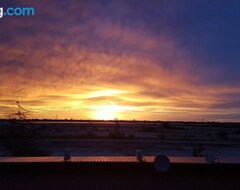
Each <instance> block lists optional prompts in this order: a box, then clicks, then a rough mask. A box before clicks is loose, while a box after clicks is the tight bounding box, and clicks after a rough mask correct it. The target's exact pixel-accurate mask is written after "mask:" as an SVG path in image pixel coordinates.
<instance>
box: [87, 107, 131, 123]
mask: <svg viewBox="0 0 240 190" xmlns="http://www.w3.org/2000/svg"><path fill="white" fill-rule="evenodd" d="M92 110H93V111H92V114H91V116H92V118H93V119H101V120H114V119H116V118H118V119H119V118H120V117H121V115H122V114H124V113H126V112H127V111H131V110H135V108H133V107H130V106H121V105H115V104H110V105H96V106H93V107H92ZM121 119H122V118H121Z"/></svg>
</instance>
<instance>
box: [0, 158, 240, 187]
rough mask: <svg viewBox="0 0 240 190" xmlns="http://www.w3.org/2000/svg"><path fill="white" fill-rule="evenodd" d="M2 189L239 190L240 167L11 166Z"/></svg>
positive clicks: (2, 174)
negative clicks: (163, 168) (168, 168)
mask: <svg viewBox="0 0 240 190" xmlns="http://www.w3.org/2000/svg"><path fill="white" fill-rule="evenodd" d="M0 169H1V170H0V187H1V188H0V189H4V190H5V189H6V190H7V189H24V190H27V189H31V190H38V189H39V190H40V189H51V190H52V189H64V190H68V189H69V190H70V189H71V190H72V189H88V190H89V189H96V190H97V189H104V190H105V189H111V190H118V189H124V190H125V189H140V190H141V189H184V190H188V189H191V190H192V189H199V190H200V189H201V190H202V189H204V190H207V189H217V190H221V189H228V190H231V189H236V190H239V189H240V181H239V179H240V173H239V171H240V165H239V164H172V165H171V168H170V170H169V171H168V172H167V173H164V174H160V173H157V172H156V171H155V169H154V167H153V164H152V163H120V162H119V163H110V162H102V163H98V162H88V163H74V162H66V163H64V162H61V163H24V164H23V163H8V164H6V163H5V164H1V165H0Z"/></svg>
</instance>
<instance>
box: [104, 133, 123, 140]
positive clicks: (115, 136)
mask: <svg viewBox="0 0 240 190" xmlns="http://www.w3.org/2000/svg"><path fill="white" fill-rule="evenodd" d="M108 138H109V139H125V138H126V136H125V134H124V133H121V132H113V133H109V134H108Z"/></svg>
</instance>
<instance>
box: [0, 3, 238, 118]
mask: <svg viewBox="0 0 240 190" xmlns="http://www.w3.org/2000/svg"><path fill="white" fill-rule="evenodd" d="M203 2H204V1H201V2H197V1H196V2H194V3H193V2H192V3H187V2H186V1H155V0H152V1H134V0H133V1H103V0H102V1H100V0H99V1H80V2H79V1H74V0H70V1H51V2H47V3H46V2H45V1H37V2H35V1H27V2H24V1H21V2H18V3H19V4H18V6H33V7H35V9H36V16H34V17H4V18H2V19H1V20H0V55H1V58H0V80H1V86H0V117H5V114H6V113H7V112H10V110H14V109H16V108H15V107H16V106H15V105H14V104H15V102H16V101H17V100H18V101H20V103H21V104H22V105H23V106H24V107H25V108H26V109H28V110H30V111H31V115H32V117H33V118H35V117H37V118H56V117H58V118H75V119H80V118H83V119H85V118H86V119H87V118H95V119H101V118H103V119H105V118H111V119H114V118H113V117H118V118H120V119H156V120H166V119H167V120H201V119H203V118H205V119H207V120H222V121H224V120H228V121H229V120H230V121H239V120H240V84H239V81H240V77H239V76H240V75H238V70H239V69H240V67H239V63H238V61H239V54H238V52H239V46H237V44H238V42H239V38H238V37H237V34H238V32H237V31H239V32H240V27H239V26H238V25H236V24H237V20H238V21H239V20H240V14H239V11H238V10H239V9H237V8H236V7H238V8H239V7H240V5H239V3H237V2H234V1H231V2H232V3H226V2H225V1H224V2H220V3H217V4H216V3H209V2H204V3H203ZM15 5H16V6H17V4H15ZM46 5H47V7H46ZM4 6H5V7H7V6H10V5H9V3H6V2H5V4H4ZM226 27H227V28H228V29H227V28H226ZM233 28H234V30H233ZM239 43H240V42H239ZM106 115H109V117H107V116H106Z"/></svg>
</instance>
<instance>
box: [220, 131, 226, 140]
mask: <svg viewBox="0 0 240 190" xmlns="http://www.w3.org/2000/svg"><path fill="white" fill-rule="evenodd" d="M217 137H218V138H219V139H226V138H227V137H228V132H226V131H219V132H218V133H217Z"/></svg>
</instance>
